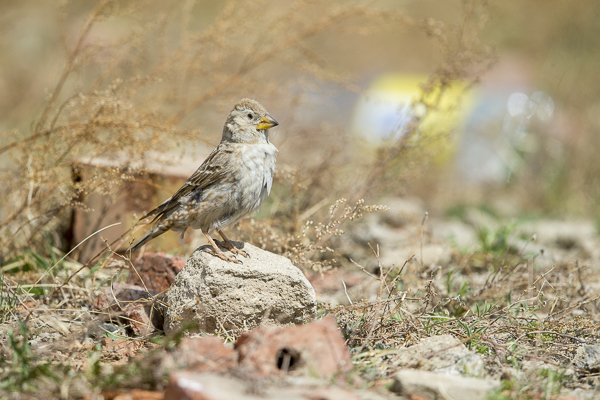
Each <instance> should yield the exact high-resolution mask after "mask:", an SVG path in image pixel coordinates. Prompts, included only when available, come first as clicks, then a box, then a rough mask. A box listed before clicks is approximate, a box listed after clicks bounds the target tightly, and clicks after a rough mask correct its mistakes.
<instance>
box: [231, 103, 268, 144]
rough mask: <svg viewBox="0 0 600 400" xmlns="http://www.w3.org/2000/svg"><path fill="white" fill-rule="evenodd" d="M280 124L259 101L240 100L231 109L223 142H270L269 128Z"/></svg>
mask: <svg viewBox="0 0 600 400" xmlns="http://www.w3.org/2000/svg"><path fill="white" fill-rule="evenodd" d="M277 125H279V124H278V123H277V121H275V120H274V119H273V117H271V116H270V115H269V113H268V112H267V109H266V108H264V107H263V106H262V105H261V104H260V103H259V102H258V101H256V100H252V99H242V100H240V101H239V102H238V103H237V104H236V105H235V106H234V107H233V110H231V113H230V114H229V117H227V121H225V126H224V127H223V138H222V139H221V142H230V143H268V142H269V133H268V130H269V129H270V128H272V127H274V126H277Z"/></svg>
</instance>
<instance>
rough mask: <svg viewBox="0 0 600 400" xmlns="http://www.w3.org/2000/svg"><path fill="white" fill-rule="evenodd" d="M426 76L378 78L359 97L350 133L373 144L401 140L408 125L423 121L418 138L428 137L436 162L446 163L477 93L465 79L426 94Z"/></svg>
mask: <svg viewBox="0 0 600 400" xmlns="http://www.w3.org/2000/svg"><path fill="white" fill-rule="evenodd" d="M428 78H429V77H428V76H427V75H400V74H386V75H382V76H380V77H379V78H377V79H376V80H375V81H374V82H373V83H372V84H371V87H370V88H369V89H368V90H367V91H366V93H365V94H364V95H362V96H361V97H360V99H359V100H358V102H357V104H356V107H355V110H354V116H353V119H352V124H351V132H352V134H353V135H355V136H357V137H361V138H363V139H366V140H367V142H369V143H372V144H379V143H381V142H382V141H385V140H398V139H400V138H402V137H403V136H404V135H405V134H406V133H407V125H408V124H409V123H411V122H413V121H418V120H419V119H420V118H423V120H422V121H421V123H420V126H419V128H418V131H417V135H416V136H415V139H418V140H427V146H429V147H430V150H432V151H433V153H435V154H436V155H435V157H434V158H433V160H434V161H435V162H436V163H445V162H447V161H448V159H449V158H450V156H451V155H452V153H453V151H454V149H455V148H456V142H457V141H456V140H453V138H456V137H458V136H459V135H460V132H461V128H462V126H463V125H464V122H465V120H466V118H467V117H468V115H469V111H470V109H471V107H472V105H473V103H474V95H473V94H472V92H470V91H466V90H465V89H466V85H465V84H464V83H463V82H454V83H452V84H451V85H450V86H449V87H448V88H445V89H444V91H443V93H442V91H441V89H440V88H439V87H438V88H435V89H434V90H432V91H431V92H430V93H428V94H427V96H425V97H424V98H422V97H423V90H422V86H423V85H424V84H425V83H426V82H427V80H428Z"/></svg>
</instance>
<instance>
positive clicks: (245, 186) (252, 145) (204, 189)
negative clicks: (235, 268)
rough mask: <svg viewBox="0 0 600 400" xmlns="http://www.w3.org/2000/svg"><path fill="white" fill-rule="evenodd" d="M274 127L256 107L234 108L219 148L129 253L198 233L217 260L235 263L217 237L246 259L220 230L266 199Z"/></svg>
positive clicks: (250, 104) (248, 102)
mask: <svg viewBox="0 0 600 400" xmlns="http://www.w3.org/2000/svg"><path fill="white" fill-rule="evenodd" d="M276 125H278V123H277V122H276V121H275V120H274V119H273V118H272V117H271V116H270V115H269V114H268V113H267V110H266V109H265V108H264V107H263V106H262V105H260V104H259V103H258V102H257V101H255V100H250V99H243V100H241V101H240V102H239V103H238V104H236V105H235V107H234V108H233V110H232V111H231V113H230V114H229V117H228V118H227V121H226V122H225V126H224V127H223V136H222V139H221V143H220V144H219V145H218V146H217V148H216V149H214V150H213V152H212V153H211V154H210V155H209V156H208V158H207V159H206V160H205V161H204V162H203V163H202V165H201V166H200V167H199V168H198V170H196V172H194V174H193V175H192V176H191V177H190V178H189V179H188V180H187V182H186V183H185V184H184V185H183V186H182V187H181V188H180V189H179V190H178V191H177V192H176V193H175V194H174V195H173V196H171V197H170V198H168V199H167V200H165V201H164V202H163V203H162V204H161V205H160V206H158V207H156V208H155V209H154V210H152V211H150V212H149V213H148V214H146V215H145V216H144V217H143V218H142V219H144V218H147V217H152V216H153V217H154V220H153V222H154V226H153V227H152V228H151V229H150V230H149V231H148V232H147V233H146V234H145V235H144V236H142V237H141V238H140V239H139V240H138V241H137V242H136V243H135V244H133V245H132V246H131V248H130V251H131V252H135V251H137V250H138V249H139V248H140V247H141V246H143V245H144V244H146V243H147V242H148V241H150V240H152V239H154V238H155V237H157V236H159V235H162V234H163V233H164V232H166V231H168V230H169V229H171V230H174V231H178V232H181V235H182V237H183V234H184V233H185V230H186V229H187V228H188V227H189V228H192V229H201V230H202V232H203V233H204V234H205V235H206V236H207V238H208V239H209V241H210V243H211V245H212V246H213V249H214V253H215V255H217V256H219V257H220V258H223V259H226V260H229V261H237V260H236V259H235V257H230V256H227V255H226V254H224V253H223V252H222V251H221V250H220V249H219V248H218V247H217V246H216V245H215V243H214V241H213V240H212V238H211V236H210V235H211V234H212V233H213V232H214V231H215V230H216V231H218V232H219V234H220V235H221V236H222V237H223V240H224V246H225V247H227V248H228V249H229V250H230V251H232V252H234V253H238V254H245V253H244V252H243V251H241V250H238V249H236V248H235V247H233V244H231V242H230V241H229V239H227V237H226V236H225V235H224V234H223V233H222V232H221V230H222V229H223V228H225V227H227V226H229V225H232V224H235V223H236V222H238V221H239V220H240V219H242V218H244V217H245V216H247V215H249V214H252V213H254V212H256V211H258V209H259V208H260V206H261V205H262V203H263V202H264V200H265V198H266V197H267V196H268V195H269V192H270V191H271V185H272V183H273V173H274V171H275V154H276V153H277V148H276V147H275V146H274V145H273V144H271V143H270V142H269V133H268V129H269V128H272V127H273V126H276Z"/></svg>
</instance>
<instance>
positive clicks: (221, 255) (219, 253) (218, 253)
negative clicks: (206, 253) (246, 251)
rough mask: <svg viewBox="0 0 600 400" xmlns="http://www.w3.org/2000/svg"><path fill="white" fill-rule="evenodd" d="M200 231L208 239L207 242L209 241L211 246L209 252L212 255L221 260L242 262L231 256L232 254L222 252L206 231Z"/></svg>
mask: <svg viewBox="0 0 600 400" xmlns="http://www.w3.org/2000/svg"><path fill="white" fill-rule="evenodd" d="M202 233H204V236H206V238H207V239H208V242H209V243H210V245H211V246H212V248H213V250H212V251H210V253H212V254H213V255H215V256H217V257H219V258H220V259H221V260H225V261H231V262H234V263H236V264H241V263H242V262H241V261H240V260H238V259H237V258H235V257H232V256H228V255H227V254H225V253H223V252H222V251H221V249H219V247H218V246H217V244H216V243H215V241H214V240H213V238H212V237H210V235H209V234H208V233H205V232H202Z"/></svg>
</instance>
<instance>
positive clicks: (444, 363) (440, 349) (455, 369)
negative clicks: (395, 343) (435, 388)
mask: <svg viewBox="0 0 600 400" xmlns="http://www.w3.org/2000/svg"><path fill="white" fill-rule="evenodd" d="M390 358H391V363H392V365H393V366H395V367H400V368H419V369H422V370H426V371H435V372H445V373H448V374H455V375H457V374H469V375H471V376H482V375H483V373H484V370H483V367H484V362H483V358H482V357H481V355H480V354H479V353H475V352H472V351H470V350H469V349H467V348H466V346H465V345H464V344H462V343H461V342H460V341H459V340H458V339H456V338H455V337H454V336H452V335H440V336H433V337H429V338H424V339H423V340H421V341H420V342H419V344H416V345H414V346H411V347H406V348H401V349H398V350H397V353H396V354H394V355H390Z"/></svg>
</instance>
